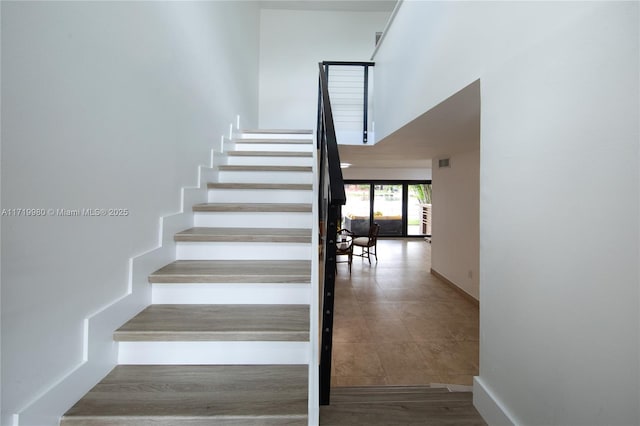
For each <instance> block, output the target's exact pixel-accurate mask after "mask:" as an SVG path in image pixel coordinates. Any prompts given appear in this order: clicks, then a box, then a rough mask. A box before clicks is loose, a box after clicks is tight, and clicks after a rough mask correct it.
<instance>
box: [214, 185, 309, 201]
mask: <svg viewBox="0 0 640 426" xmlns="http://www.w3.org/2000/svg"><path fill="white" fill-rule="evenodd" d="M208 202H210V203H303V204H310V203H312V202H313V192H312V191H307V190H289V189H222V188H212V189H209V192H208Z"/></svg>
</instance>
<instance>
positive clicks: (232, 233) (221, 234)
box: [174, 227, 311, 243]
mask: <svg viewBox="0 0 640 426" xmlns="http://www.w3.org/2000/svg"><path fill="white" fill-rule="evenodd" d="M174 240H175V241H201V242H214V241H224V242H262V243H279V242H280V243H310V242H311V229H304V228H273V229H268V228H206V227H195V228H190V229H186V230H184V231H181V232H178V233H176V235H175V236H174Z"/></svg>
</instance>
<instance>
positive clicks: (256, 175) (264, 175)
mask: <svg viewBox="0 0 640 426" xmlns="http://www.w3.org/2000/svg"><path fill="white" fill-rule="evenodd" d="M218 181H219V182H221V183H312V181H313V173H311V172H272V171H229V170H221V171H220V173H219V174H218Z"/></svg>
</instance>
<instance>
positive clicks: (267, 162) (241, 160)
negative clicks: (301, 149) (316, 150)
mask: <svg viewBox="0 0 640 426" xmlns="http://www.w3.org/2000/svg"><path fill="white" fill-rule="evenodd" d="M228 164H229V165H238V166H306V167H311V166H312V165H313V158H312V157H264V156H255V157H253V156H251V157H250V156H229V161H228Z"/></svg>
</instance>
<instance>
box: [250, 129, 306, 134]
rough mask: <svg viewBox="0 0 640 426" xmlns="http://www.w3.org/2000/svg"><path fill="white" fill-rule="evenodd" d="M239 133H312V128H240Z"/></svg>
mask: <svg viewBox="0 0 640 426" xmlns="http://www.w3.org/2000/svg"><path fill="white" fill-rule="evenodd" d="M240 133H241V134H245V133H246V134H256V133H258V134H260V133H262V134H267V135H272V134H281V135H312V134H313V130H309V129H242V130H240Z"/></svg>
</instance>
